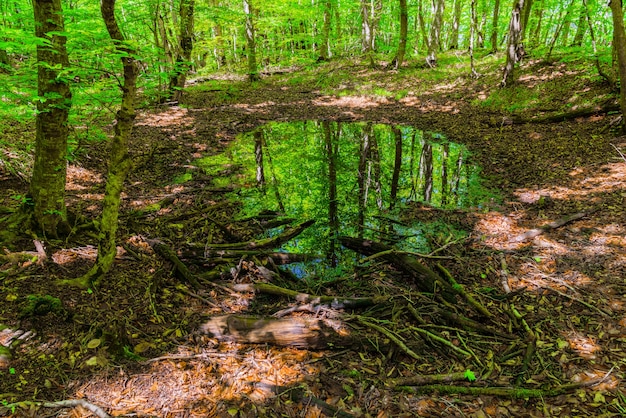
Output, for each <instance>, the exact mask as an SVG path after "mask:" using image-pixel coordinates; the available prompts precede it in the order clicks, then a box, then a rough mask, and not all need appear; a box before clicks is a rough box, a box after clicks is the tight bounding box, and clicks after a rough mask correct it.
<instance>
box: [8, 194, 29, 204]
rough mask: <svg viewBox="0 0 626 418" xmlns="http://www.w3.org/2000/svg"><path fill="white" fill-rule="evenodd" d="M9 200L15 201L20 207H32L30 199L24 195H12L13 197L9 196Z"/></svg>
mask: <svg viewBox="0 0 626 418" xmlns="http://www.w3.org/2000/svg"><path fill="white" fill-rule="evenodd" d="M11 199H13V200H15V201H16V202H17V203H19V204H20V205H32V204H33V199H32V198H30V197H28V196H25V195H21V194H14V195H13V196H11Z"/></svg>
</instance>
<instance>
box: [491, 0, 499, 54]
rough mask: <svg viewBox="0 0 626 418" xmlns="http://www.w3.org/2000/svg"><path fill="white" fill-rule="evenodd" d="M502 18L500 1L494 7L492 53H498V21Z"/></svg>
mask: <svg viewBox="0 0 626 418" xmlns="http://www.w3.org/2000/svg"><path fill="white" fill-rule="evenodd" d="M499 17H500V0H495V2H494V5H493V23H492V28H491V53H494V54H495V53H496V52H498V19H499Z"/></svg>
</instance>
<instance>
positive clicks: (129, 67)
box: [70, 0, 138, 287]
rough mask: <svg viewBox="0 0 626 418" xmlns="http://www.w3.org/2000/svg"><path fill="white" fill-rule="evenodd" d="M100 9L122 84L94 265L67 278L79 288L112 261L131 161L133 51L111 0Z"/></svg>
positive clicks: (98, 276)
mask: <svg viewBox="0 0 626 418" xmlns="http://www.w3.org/2000/svg"><path fill="white" fill-rule="evenodd" d="M100 10H101V13H102V18H103V19H104V23H105V24H106V27H107V30H108V32H109V35H110V36H111V39H113V42H114V43H115V48H116V49H117V51H118V53H119V54H120V55H121V61H122V65H123V67H124V84H123V86H122V87H121V89H122V104H121V106H120V109H119V110H118V112H117V116H116V119H117V123H116V125H115V135H114V137H113V141H112V142H111V154H110V157H109V168H108V177H107V183H106V189H105V194H104V204H103V207H102V219H101V221H100V233H99V236H98V257H97V259H96V264H95V265H94V266H93V267H92V268H91V270H89V272H87V274H86V275H84V276H83V277H80V278H78V279H75V280H72V281H70V284H75V285H78V286H82V287H87V286H89V285H90V284H91V283H93V282H97V281H99V280H100V279H101V278H102V277H103V276H104V275H105V274H106V273H107V272H108V271H109V270H110V269H111V266H112V265H113V261H114V260H115V255H116V252H117V248H116V240H115V234H116V232H117V221H118V214H119V207H120V195H121V193H122V188H123V185H124V181H125V180H126V177H127V176H128V173H129V172H130V169H131V160H130V158H129V155H128V139H129V137H130V134H131V132H132V128H133V121H134V120H135V96H136V93H137V74H138V67H137V63H136V61H135V58H134V56H135V54H136V53H135V51H134V50H133V48H132V47H130V46H129V45H128V44H127V43H126V42H125V39H124V36H123V35H122V32H121V30H120V28H119V26H118V24H117V21H116V20H115V0H102V2H101V3H100Z"/></svg>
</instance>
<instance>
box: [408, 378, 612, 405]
mask: <svg viewBox="0 0 626 418" xmlns="http://www.w3.org/2000/svg"><path fill="white" fill-rule="evenodd" d="M609 373H610V372H609ZM609 373H607V375H605V376H604V377H602V378H600V379H595V380H591V381H588V382H579V383H570V384H567V385H561V386H556V387H553V388H549V389H526V388H515V387H473V386H449V385H426V386H409V385H407V386H396V389H398V390H403V391H406V392H410V393H415V394H425V393H433V392H438V393H439V394H440V395H452V394H457V395H474V396H481V395H487V396H503V397H508V398H515V399H527V398H547V397H552V396H559V395H563V394H564V393H568V392H572V391H575V390H576V389H580V388H584V387H589V386H594V385H597V384H599V383H602V382H603V381H605V380H606V378H607V377H608V375H609Z"/></svg>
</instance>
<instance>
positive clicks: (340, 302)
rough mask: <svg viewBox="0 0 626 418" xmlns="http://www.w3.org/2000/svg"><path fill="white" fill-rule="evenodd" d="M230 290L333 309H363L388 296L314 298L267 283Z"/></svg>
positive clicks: (238, 285)
mask: <svg viewBox="0 0 626 418" xmlns="http://www.w3.org/2000/svg"><path fill="white" fill-rule="evenodd" d="M231 288H232V289H233V290H235V291H237V292H259V293H266V294H269V295H275V296H284V297H288V298H291V299H295V300H296V301H298V302H300V303H310V302H314V303H320V304H328V305H330V307H331V308H334V309H346V308H365V307H368V306H372V305H376V304H379V303H383V302H387V301H388V300H389V296H374V297H362V298H343V297H340V296H316V295H310V294H308V293H301V292H297V291H295V290H291V289H285V288H284V287H279V286H276V285H273V284H269V283H255V284H234V285H232V286H231Z"/></svg>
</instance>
